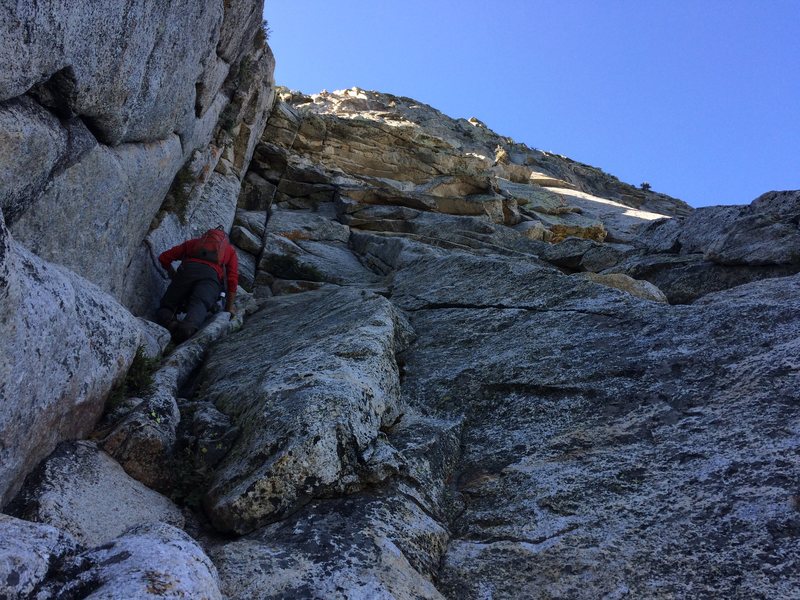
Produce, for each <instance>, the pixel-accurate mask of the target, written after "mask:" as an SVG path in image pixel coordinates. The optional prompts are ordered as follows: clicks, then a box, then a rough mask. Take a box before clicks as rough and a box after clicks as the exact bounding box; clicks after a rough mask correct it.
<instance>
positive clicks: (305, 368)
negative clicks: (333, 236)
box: [200, 289, 410, 533]
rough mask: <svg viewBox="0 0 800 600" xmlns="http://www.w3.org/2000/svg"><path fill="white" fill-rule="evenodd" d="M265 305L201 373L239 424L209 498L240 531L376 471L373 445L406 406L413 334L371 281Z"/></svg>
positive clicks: (212, 509)
mask: <svg viewBox="0 0 800 600" xmlns="http://www.w3.org/2000/svg"><path fill="white" fill-rule="evenodd" d="M265 306H266V308H264V309H262V312H260V313H259V314H258V315H256V316H254V317H252V318H251V319H250V321H249V322H248V323H247V325H246V326H245V327H244V328H243V330H242V331H241V332H239V333H237V334H235V335H232V336H230V337H229V338H227V339H226V340H224V341H223V342H221V343H220V344H219V345H218V346H217V347H216V348H215V350H214V352H213V354H212V355H211V356H210V358H209V360H208V361H207V363H206V365H205V367H204V372H203V373H202V374H201V379H200V381H201V384H200V385H201V387H202V389H203V398H204V399H207V400H210V401H212V402H214V403H215V404H216V406H217V408H219V409H220V410H221V411H222V412H224V413H226V414H228V415H229V416H231V417H232V419H233V421H234V423H235V424H236V425H237V426H238V427H239V428H240V430H241V433H240V435H239V438H238V440H237V442H236V443H235V444H234V446H233V449H232V450H231V452H230V453H229V454H228V456H227V457H226V458H225V460H224V461H223V463H222V464H221V465H220V466H219V467H218V468H217V470H216V472H215V475H214V478H213V481H212V485H211V488H210V490H209V493H208V498H207V509H208V512H209V515H210V517H211V519H212V521H213V522H214V523H215V525H217V526H218V527H219V528H221V529H223V530H229V531H235V532H237V533H247V532H249V531H252V530H253V529H254V528H256V527H257V526H259V525H262V524H264V523H267V522H270V521H274V520H276V519H279V518H281V517H283V516H285V515H286V514H287V513H290V512H293V511H295V510H297V508H299V507H301V506H302V505H303V504H305V503H307V502H309V501H310V500H311V499H312V498H314V497H315V496H319V495H333V494H340V493H343V492H345V491H349V490H355V489H358V488H359V487H362V486H363V485H364V483H365V480H366V481H369V480H370V479H371V478H374V475H375V473H376V469H378V467H379V466H380V458H381V457H380V456H379V455H377V456H376V464H371V462H370V455H372V454H375V450H376V445H377V444H379V442H380V439H379V433H380V430H381V428H382V427H385V426H388V425H390V424H391V423H393V422H394V421H395V420H396V419H397V417H398V415H399V407H398V398H399V379H398V370H397V365H396V363H395V359H394V355H395V353H396V352H398V351H400V350H402V349H403V348H404V346H405V344H406V342H407V339H408V336H409V335H410V332H409V331H408V326H407V324H406V323H405V319H404V318H403V317H402V316H401V315H399V314H398V313H397V312H395V311H394V310H393V308H392V306H391V304H390V303H389V302H388V301H386V300H385V299H384V298H382V297H380V296H376V295H374V294H370V293H367V292H364V291H360V292H359V291H353V292H351V291H348V290H335V289H333V290H330V291H328V290H320V291H318V292H309V293H307V294H302V295H298V296H287V297H281V298H275V299H271V300H269V301H267V303H266V305H265ZM300 314H303V315H305V318H303V319H301V318H299V315H300ZM305 319H308V320H305ZM307 323H313V327H312V328H309V326H308V325H307ZM298 327H299V329H298ZM281 365H284V366H283V367H282V366H281ZM378 476H379V477H380V474H379V473H378Z"/></svg>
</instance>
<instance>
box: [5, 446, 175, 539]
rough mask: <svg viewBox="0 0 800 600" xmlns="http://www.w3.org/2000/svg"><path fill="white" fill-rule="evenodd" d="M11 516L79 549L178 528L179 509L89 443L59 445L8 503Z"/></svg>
mask: <svg viewBox="0 0 800 600" xmlns="http://www.w3.org/2000/svg"><path fill="white" fill-rule="evenodd" d="M12 510H13V512H14V513H15V515H16V516H18V517H20V518H23V519H26V520H28V521H35V522H38V523H47V524H48V525H52V526H54V527H57V528H58V529H59V530H61V531H65V532H67V533H69V534H71V535H72V536H73V537H74V538H75V539H76V540H78V541H79V542H80V543H81V544H82V545H83V546H86V547H93V546H100V545H102V544H106V543H108V542H110V541H112V540H113V539H114V538H116V537H117V536H119V535H122V534H123V533H124V532H125V531H126V530H128V529H130V528H131V527H135V526H137V525H141V524H143V523H152V522H159V521H160V522H164V523H169V524H171V525H174V526H176V527H183V524H184V518H183V514H182V513H181V511H180V509H178V507H177V506H175V505H174V504H173V503H172V502H171V501H170V500H168V499H167V498H165V497H164V496H161V495H160V494H158V493H157V492H154V491H153V490H150V489H148V488H146V487H145V486H143V485H142V484H141V483H139V482H138V481H136V480H134V479H132V478H131V477H129V476H128V475H126V474H125V471H123V470H122V467H120V466H119V464H118V463H117V462H116V461H114V460H113V459H112V458H111V457H110V456H108V455H107V454H106V453H105V452H102V451H100V450H98V448H97V446H96V445H95V444H93V443H91V442H64V443H62V444H60V445H59V446H58V448H57V449H56V451H55V452H54V453H53V454H51V455H50V456H49V457H48V458H47V459H46V460H44V461H42V463H41V464H40V465H39V466H38V467H37V469H36V470H35V471H34V472H33V473H32V474H31V476H30V477H29V478H28V480H27V482H26V484H25V487H24V488H23V489H22V490H21V492H20V493H19V495H18V496H17V498H16V499H15V500H14V502H13V503H12Z"/></svg>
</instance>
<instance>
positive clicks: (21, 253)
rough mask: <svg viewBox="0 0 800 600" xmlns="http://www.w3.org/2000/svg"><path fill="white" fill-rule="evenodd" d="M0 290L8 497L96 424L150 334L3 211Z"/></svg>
mask: <svg viewBox="0 0 800 600" xmlns="http://www.w3.org/2000/svg"><path fill="white" fill-rule="evenodd" d="M0 296H1V297H2V304H0V398H2V399H3V406H4V409H3V411H2V414H0V505H5V503H6V502H8V500H10V499H11V497H12V496H13V495H14V494H15V493H16V491H17V489H18V487H19V485H20V484H21V483H22V479H23V478H24V476H25V475H26V474H27V473H28V472H29V471H30V470H32V469H33V467H34V466H35V465H36V464H38V462H39V461H40V460H41V459H43V458H44V457H45V456H47V455H48V454H50V452H52V451H53V449H54V448H55V446H56V444H58V442H60V441H62V440H64V439H75V438H80V437H82V436H85V435H86V434H88V433H89V432H90V431H91V430H92V428H93V427H94V425H95V423H96V422H97V420H98V419H99V417H100V415H101V414H102V411H103V405H104V403H105V399H106V396H107V395H108V393H109V392H110V391H111V388H112V387H113V386H114V384H115V383H116V382H118V381H119V380H120V379H121V378H122V377H123V376H124V375H125V372H126V371H127V369H128V366H129V365H130V364H131V362H132V360H133V357H134V354H135V353H136V349H137V347H138V346H140V345H141V344H142V342H143V337H144V334H143V332H142V327H141V324H140V323H139V321H138V320H137V319H136V318H135V317H133V316H132V315H131V314H130V313H128V311H126V310H125V309H124V308H123V307H122V306H120V305H119V304H117V302H116V301H115V300H114V299H113V298H111V297H110V296H108V295H107V294H105V293H104V292H102V291H101V290H100V289H98V288H97V287H96V286H94V285H92V284H91V283H89V282H88V281H86V280H85V279H83V278H81V277H79V276H78V275H75V274H74V273H72V272H71V271H68V270H66V269H64V268H62V267H58V266H55V265H51V264H49V263H46V262H45V261H43V260H41V259H40V258H38V257H36V256H35V255H33V254H31V253H30V252H28V251H27V250H25V249H24V248H22V247H21V246H20V245H19V244H17V243H16V242H11V241H10V238H9V237H8V235H7V231H6V229H5V227H4V225H3V223H2V219H0ZM20 423H25V424H26V425H25V427H20Z"/></svg>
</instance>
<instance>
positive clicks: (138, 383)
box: [108, 346, 159, 408]
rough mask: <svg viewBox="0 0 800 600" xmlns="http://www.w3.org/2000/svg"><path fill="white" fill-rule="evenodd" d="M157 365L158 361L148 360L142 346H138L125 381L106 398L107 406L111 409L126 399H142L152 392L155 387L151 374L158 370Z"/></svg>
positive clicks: (154, 359)
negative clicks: (136, 397)
mask: <svg viewBox="0 0 800 600" xmlns="http://www.w3.org/2000/svg"><path fill="white" fill-rule="evenodd" d="M158 364H159V360H158V359H156V358H148V356H147V355H146V354H145V352H144V346H139V347H138V348H137V349H136V354H135V355H134V357H133V362H131V366H130V367H129V368H128V372H127V373H126V374H125V379H124V380H123V381H122V382H121V383H120V384H119V385H117V386H115V387H114V389H113V390H111V394H110V395H109V397H108V403H109V405H110V406H111V407H112V408H113V407H115V406H117V405H119V404H120V403H121V402H122V401H123V400H125V399H126V398H132V397H135V396H138V397H142V396H146V395H147V394H149V393H150V392H152V391H153V386H154V385H155V382H154V380H153V374H154V373H155V371H156V369H157V368H158Z"/></svg>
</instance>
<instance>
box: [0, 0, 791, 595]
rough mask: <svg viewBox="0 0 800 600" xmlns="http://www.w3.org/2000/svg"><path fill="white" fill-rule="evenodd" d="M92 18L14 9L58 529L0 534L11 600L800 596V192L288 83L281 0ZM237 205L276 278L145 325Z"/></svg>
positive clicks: (27, 380)
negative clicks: (696, 198) (596, 163)
mask: <svg viewBox="0 0 800 600" xmlns="http://www.w3.org/2000/svg"><path fill="white" fill-rule="evenodd" d="M123 8H125V9H127V10H128V12H127V13H125V14H127V15H128V16H129V17H130V19H128V20H126V19H122V20H121V21H120V20H119V19H118V20H116V21H115V20H114V19H113V18H111V16H113V14H116V13H114V11H117V10H123ZM3 10H5V11H6V12H8V9H1V8H0V16H3V15H2V11H3ZM58 11H61V12H58ZM175 11H179V12H180V14H173V13H174V12H175ZM90 13H91V11H90V10H89V9H87V8H85V7H77V6H76V7H71V8H66V7H58V6H48V7H47V8H46V9H45V8H43V9H42V10H32V9H25V10H22V9H21V10H20V11H17V13H15V14H14V15H13V16H12V15H11V13H10V12H8V14H6V15H5V16H6V17H8V18H9V19H11V20H13V19H16V21H14V23H16V25H14V24H13V23H12V24H11V25H9V23H10V21H9V19H5V20H3V21H2V23H3V25H2V26H0V31H3V30H2V28H3V27H5V28H6V29H5V31H6V33H8V32H9V31H12V29H13V28H14V27H17V28H16V29H13V31H14V32H15V35H16V33H20V34H21V35H22V36H23V38H22V42H20V41H19V40H12V42H13V43H10V44H9V45H7V46H4V47H3V50H0V56H2V53H3V52H6V53H9V52H11V53H12V55H13V52H15V51H18V52H19V53H21V54H20V56H21V57H22V58H20V59H19V60H18V61H16V62H14V64H13V65H12V66H11V67H10V68H9V69H8V70H7V71H6V72H5V73H4V75H3V77H4V78H5V79H4V80H3V79H2V78H0V91H2V94H7V95H6V96H2V98H4V100H3V101H2V102H0V124H1V125H2V128H0V129H2V133H0V182H2V184H3V190H2V192H0V194H2V196H0V205H1V206H2V211H3V212H2V215H3V217H2V218H0V334H2V336H0V339H2V340H3V342H2V343H3V348H2V350H3V353H2V355H0V356H2V358H1V359H0V375H2V378H1V379H0V395H2V400H3V406H4V407H8V408H7V410H5V411H4V412H3V416H2V417H0V453H2V456H1V458H2V462H1V463H0V464H2V472H1V473H0V474H1V475H2V477H0V483H2V488H0V492H2V494H3V505H4V507H5V509H6V510H7V511H9V512H13V514H14V515H17V516H22V517H25V518H27V519H30V520H32V521H41V523H33V522H28V521H21V520H19V519H15V518H13V517H6V516H2V517H0V531H2V532H3V533H4V535H2V536H0V571H2V572H0V586H3V585H5V586H6V587H0V595H2V594H6V595H11V596H13V595H17V596H23V595H29V596H30V595H33V597H42V598H44V597H63V598H71V597H84V596H88V597H102V598H133V597H136V598H140V597H141V598H150V597H190V598H222V597H228V598H248V599H249V598H287V597H324V598H408V599H412V598H414V599H415V598H432V599H433V598H459V599H461V598H476V599H478V598H587V599H589V598H592V599H593V598H623V597H635V598H651V597H652V598H698V597H699V598H703V597H719V596H722V597H726V598H742V599H744V598H747V599H749V598H759V597H764V598H773V597H775V598H783V597H793V596H794V595H796V590H797V589H798V585H800V578H798V575H797V573H798V571H800V551H798V547H799V546H798V536H800V525H799V523H800V518H799V517H798V515H800V512H798V507H799V506H800V504H799V501H798V489H800V488H798V483H799V482H800V470H798V463H797V461H796V460H793V459H794V458H795V457H796V455H797V452H798V448H800V407H798V403H797V401H796V397H797V394H796V390H797V387H798V384H800V363H798V358H797V357H798V351H800V345H799V342H798V340H800V331H798V327H800V319H798V315H800V300H798V298H800V274H798V271H800V254H799V252H798V240H800V237H798V231H799V230H798V218H800V210H798V206H800V195H799V194H798V192H770V193H769V194H765V195H764V196H762V197H761V198H759V199H757V200H756V201H755V202H753V203H752V204H751V205H750V206H746V207H711V208H707V209H701V210H697V211H692V210H691V209H689V208H688V207H687V206H686V205H685V204H683V203H682V202H680V201H678V200H675V199H672V198H669V197H668V196H664V195H661V194H655V193H652V192H650V191H644V190H639V189H635V188H633V187H632V186H629V185H627V184H624V183H622V182H620V181H619V180H617V179H615V178H614V177H612V176H609V175H607V174H605V173H603V172H602V171H600V170H599V169H596V168H593V167H589V166H587V165H582V164H580V163H576V162H574V161H571V160H569V159H567V158H565V157H562V156H558V155H554V154H551V153H546V152H541V151H539V150H536V149H533V148H529V147H527V146H524V145H521V144H516V143H514V142H513V141H512V140H510V139H509V138H506V137H503V136H500V135H498V134H496V133H495V132H493V131H491V130H490V129H488V128H487V127H486V126H485V125H484V124H483V123H481V122H480V121H479V120H477V119H474V118H473V119H470V120H466V119H452V118H450V117H447V116H445V115H443V114H442V113H440V112H439V111H436V110H435V109H433V108H431V107H428V106H426V105H424V104H421V103H418V102H416V101H414V100H412V99H410V98H402V97H396V96H391V95H388V94H380V93H377V92H366V91H364V90H360V89H357V88H354V89H351V90H346V91H340V92H333V93H328V92H324V93H321V94H318V95H314V96H307V95H304V94H299V93H294V92H289V91H287V90H281V91H280V93H279V98H278V101H277V102H273V100H274V99H275V91H274V90H273V85H272V68H273V66H274V62H273V58H272V55H271V53H270V51H269V48H268V47H267V46H266V45H265V44H264V39H263V32H262V31H261V29H260V27H261V22H260V18H261V17H260V14H261V4H260V3H259V2H250V1H247V0H232V1H225V2H222V1H221V0H220V1H209V2H201V3H196V4H195V5H192V6H191V7H190V6H188V5H187V4H186V3H185V2H177V3H172V4H170V5H169V6H167V5H164V6H161V5H159V6H156V5H155V4H153V3H147V2H143V1H142V2H139V1H135V0H117V1H115V2H111V3H107V5H106V6H104V7H103V8H102V9H97V10H96V11H95V12H94V13H91V14H93V15H94V16H101V17H102V16H105V17H107V18H108V19H109V21H108V22H109V23H110V25H109V27H108V30H107V31H105V30H104V31H103V32H102V35H98V36H96V37H97V39H83V38H82V39H80V40H78V41H75V40H72V38H70V37H69V36H73V37H74V36H76V35H80V34H81V33H82V32H83V31H84V29H82V28H84V27H85V23H84V20H85V19H84V17H85V16H86V15H87V14H90ZM120 14H121V13H120ZM53 15H62V16H64V19H63V24H62V25H60V26H57V23H56V20H55V19H54V17H53ZM170 15H172V16H170ZM190 25H191V27H189V26H190ZM192 27H193V28H194V29H193V31H194V33H195V35H197V34H198V32H200V33H202V35H201V36H200V37H198V38H197V39H198V40H199V42H198V43H196V44H194V45H193V46H192V47H191V48H180V49H176V50H175V52H173V53H169V52H166V50H168V49H169V48H168V46H169V45H170V44H174V43H181V40H185V36H186V35H187V33H186V32H187V31H188V30H190V29H191V28H192ZM9 28H11V29H9ZM174 28H180V32H179V31H177V30H175V29H174ZM65 36H66V37H65ZM125 36H133V38H132V39H133V42H132V43H131V45H130V47H126V48H125V49H123V50H115V48H116V46H115V44H116V45H118V42H119V40H120V39H127V38H126V37H125ZM26 40H27V41H26ZM15 44H16V45H15ZM20 44H22V45H23V46H24V48H22V46H20ZM148 49H149V50H148ZM23 50H24V53H23ZM149 51H152V53H148V52H149ZM142 52H144V54H141V53H142ZM92 57H93V58H92ZM89 59H92V60H94V62H91V60H89ZM12 62H13V61H12ZM112 67H114V68H116V69H117V71H118V73H121V74H123V75H124V77H120V78H114V79H113V80H112V79H109V78H108V77H106V76H105V71H103V73H102V74H100V75H98V71H97V69H107V68H112ZM166 73H172V74H173V75H174V76H175V78H176V80H175V81H169V82H165V77H166V75H165V74H166ZM140 75H141V77H140ZM146 81H149V82H151V83H152V84H153V86H154V87H152V88H151V87H149V84H148V85H144V83H143V82H146ZM140 83H142V85H140ZM126 86H128V87H126ZM3 90H4V91H3ZM123 91H124V93H123ZM262 131H263V134H262ZM98 199H102V202H98ZM6 223H8V224H9V225H8V228H10V229H11V233H9V231H8V228H7V226H6ZM87 224H90V225H89V226H87ZM217 225H221V226H223V227H224V228H225V229H227V230H230V231H231V238H232V240H233V242H234V244H236V246H237V252H238V253H239V256H240V259H241V262H242V265H243V277H242V283H243V287H245V288H247V289H248V290H252V295H250V294H248V293H247V292H245V291H243V290H240V291H239V294H238V300H239V303H238V308H239V316H237V317H235V318H231V317H232V315H230V314H228V313H219V314H217V315H216V316H214V317H213V318H211V319H210V320H209V322H208V324H207V326H206V327H205V328H204V329H203V330H202V331H201V332H200V333H199V334H198V335H197V336H195V337H194V338H192V339H191V340H190V341H188V342H186V343H184V344H182V345H180V346H178V347H177V348H174V347H171V346H170V347H165V344H164V343H163V342H164V340H161V341H160V338H162V337H163V336H164V331H162V330H160V329H158V328H155V327H151V326H146V325H144V324H143V322H142V321H141V320H140V319H138V318H136V317H134V316H133V314H132V313H136V314H137V315H146V314H149V313H150V312H151V311H152V309H153V306H154V303H155V301H156V300H157V298H158V297H159V295H160V293H161V291H163V289H164V287H165V285H166V278H165V277H164V275H163V273H162V272H161V270H160V268H159V267H157V266H156V263H155V260H156V257H157V255H158V254H159V253H160V252H161V251H163V250H164V249H166V248H168V247H170V246H172V245H174V244H175V243H177V242H179V241H182V240H183V239H185V238H186V237H189V236H194V235H197V234H199V233H201V232H202V231H203V230H205V229H207V228H210V227H215V226H217ZM106 231H107V233H104V232H106ZM47 232H52V234H53V235H52V238H53V239H47V236H46V235H45V234H46V233H47ZM71 232H77V235H75V236H74V239H73V238H70V237H69V234H70V233H71ZM12 236H13V237H14V239H12ZM87 240H91V244H89V243H87ZM86 248H91V249H92V251H90V252H86V253H85V256H84V254H83V253H82V252H81V250H82V249H86ZM98 257H100V258H102V259H104V261H105V262H106V263H107V265H106V266H105V267H104V266H103V264H104V263H103V261H98V260H97V259H98ZM53 263H60V265H61V266H55V265H54V264H53ZM84 277H86V279H84ZM87 279H88V280H92V281H94V282H95V283H97V284H99V285H100V288H102V290H101V289H100V288H98V287H96V286H95V285H93V284H91V283H89V282H88V281H87ZM107 292H110V294H109V293H107ZM122 304H124V305H125V306H126V307H127V308H128V309H130V312H129V310H126V309H125V308H123V307H122ZM139 346H143V347H145V348H147V353H148V354H149V355H150V356H152V357H155V358H156V359H158V360H159V361H160V362H159V363H158V364H157V365H156V366H153V371H152V373H150V375H152V381H153V385H152V387H151V388H150V389H148V390H147V391H146V392H142V393H141V394H140V396H138V397H126V398H123V399H122V400H121V401H119V402H117V403H115V404H114V406H113V407H109V408H110V410H108V411H107V412H106V414H105V416H104V417H103V419H102V421H101V422H100V424H99V425H98V427H97V428H94V426H95V423H96V422H97V420H98V417H99V416H100V412H101V410H102V407H103V404H104V402H105V399H106V397H107V396H108V393H109V391H110V390H111V388H112V386H113V385H114V384H116V383H119V382H120V380H121V379H122V377H123V375H124V374H125V372H126V371H127V370H128V367H129V365H130V364H131V360H132V357H133V355H134V353H135V352H136V349H137V348H138V347H139ZM163 351H166V352H168V354H167V356H164V357H159V353H160V352H163ZM23 422H24V423H29V425H28V427H27V428H23V427H21V426H20V423H23ZM89 432H92V439H93V441H92V442H86V441H83V442H80V441H78V442H69V443H67V444H65V445H63V446H61V447H60V449H59V450H57V451H56V453H55V454H53V455H51V456H50V457H49V458H48V459H47V460H46V461H44V462H43V463H41V464H40V465H39V467H38V469H36V470H35V471H34V473H33V475H31V476H30V477H29V478H28V480H27V483H26V484H25V486H24V488H23V489H22V492H21V493H20V494H19V496H17V501H16V502H14V503H12V504H10V505H7V504H6V502H7V501H8V500H9V499H10V498H11V497H13V496H14V495H15V493H16V492H17V490H18V489H19V488H20V486H21V485H22V480H23V478H24V477H25V475H26V474H28V473H30V472H31V471H32V470H33V469H34V467H35V465H36V464H37V463H38V462H39V461H40V460H41V459H43V458H45V457H46V456H48V455H49V454H50V453H51V451H52V450H53V448H54V447H55V446H56V444H57V443H59V442H61V441H62V440H63V439H66V438H80V437H82V436H85V435H87V434H89ZM145 486H147V487H145ZM147 488H151V489H147ZM157 492H160V493H157ZM161 494H168V495H169V496H170V498H171V499H169V500H168V499H167V498H166V497H165V496H164V495H161ZM176 504H178V505H180V508H178V507H177V506H176ZM117 515H118V516H117ZM178 527H183V528H185V530H186V531H185V532H183V531H181V530H180V529H178ZM6 534H7V535H6ZM79 543H82V544H84V546H79Z"/></svg>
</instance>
